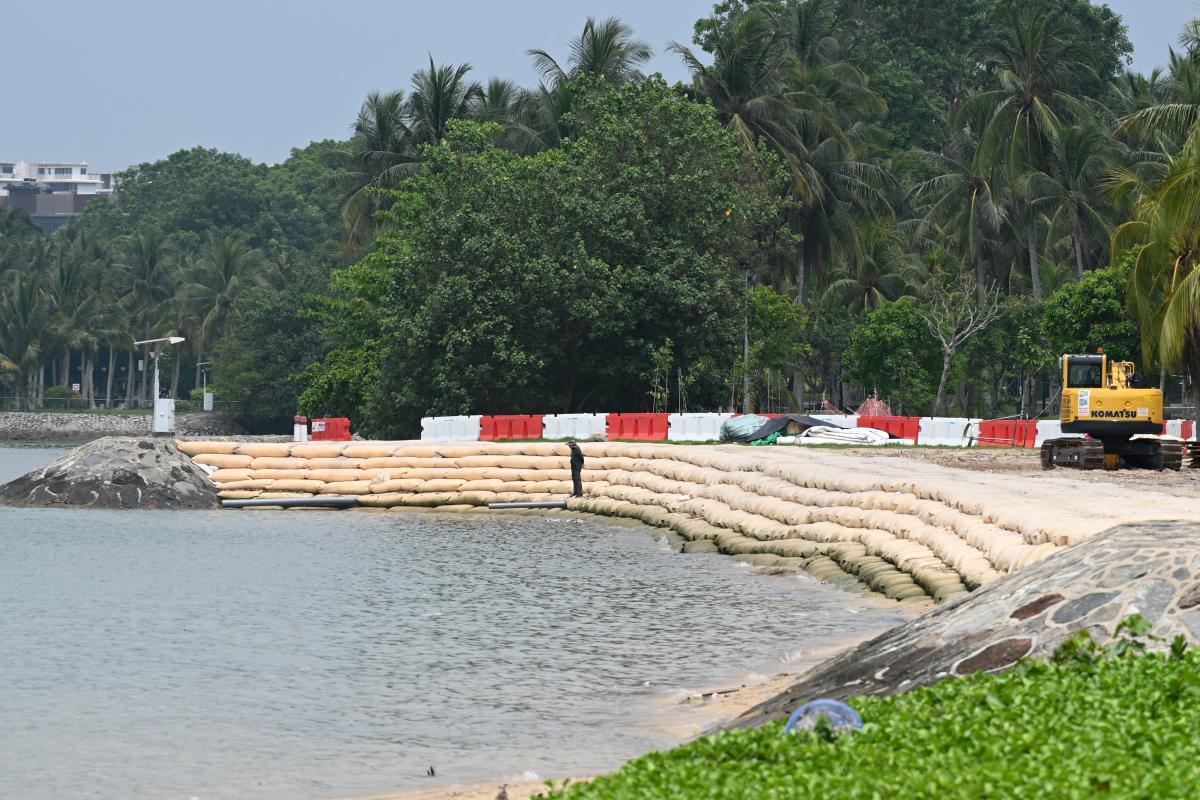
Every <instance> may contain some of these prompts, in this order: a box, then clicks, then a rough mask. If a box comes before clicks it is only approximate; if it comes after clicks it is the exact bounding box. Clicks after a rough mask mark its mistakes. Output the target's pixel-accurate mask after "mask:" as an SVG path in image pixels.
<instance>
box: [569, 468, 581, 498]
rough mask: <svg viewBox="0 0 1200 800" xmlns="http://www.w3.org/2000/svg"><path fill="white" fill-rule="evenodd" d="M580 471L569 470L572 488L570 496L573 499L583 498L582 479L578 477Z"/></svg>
mask: <svg viewBox="0 0 1200 800" xmlns="http://www.w3.org/2000/svg"><path fill="white" fill-rule="evenodd" d="M582 471H583V470H579V469H573V470H571V485H572V487H573V488H572V490H571V494H572V495H573V496H574V497H583V479H582V478H580V477H579V473H580V472H582Z"/></svg>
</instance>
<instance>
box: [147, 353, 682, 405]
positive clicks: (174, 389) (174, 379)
mask: <svg viewBox="0 0 1200 800" xmlns="http://www.w3.org/2000/svg"><path fill="white" fill-rule="evenodd" d="M172 355H174V356H175V365H174V366H173V367H172V368H171V395H170V396H171V397H178V396H179V368H180V367H181V366H182V365H183V359H182V358H180V357H179V354H178V353H173V354H172ZM669 378H670V375H669V374H668V379H669Z"/></svg>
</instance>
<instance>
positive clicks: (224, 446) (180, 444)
mask: <svg viewBox="0 0 1200 800" xmlns="http://www.w3.org/2000/svg"><path fill="white" fill-rule="evenodd" d="M237 446H238V443H237V442H184V441H180V440H179V439H176V440H175V448H176V449H177V450H179V452H181V453H183V454H184V455H185V456H198V455H200V454H201V453H212V454H213V455H232V454H233V452H234V451H235V450H236V449H237Z"/></svg>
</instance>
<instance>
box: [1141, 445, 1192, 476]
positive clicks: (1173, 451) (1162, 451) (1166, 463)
mask: <svg viewBox="0 0 1200 800" xmlns="http://www.w3.org/2000/svg"><path fill="white" fill-rule="evenodd" d="M1186 452H1187V443H1186V442H1177V441H1172V440H1168V439H1164V440H1163V441H1161V442H1159V445H1158V452H1157V453H1156V454H1155V455H1154V457H1153V459H1152V461H1151V466H1150V469H1172V470H1179V469H1181V468H1182V467H1183V457H1184V454H1185V453H1186Z"/></svg>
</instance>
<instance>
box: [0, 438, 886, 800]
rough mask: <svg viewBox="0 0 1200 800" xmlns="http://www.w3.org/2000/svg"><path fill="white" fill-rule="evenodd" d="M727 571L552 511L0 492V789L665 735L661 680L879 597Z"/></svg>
mask: <svg viewBox="0 0 1200 800" xmlns="http://www.w3.org/2000/svg"><path fill="white" fill-rule="evenodd" d="M61 452H63V450H62V449H61V448H60V449H52V448H31V447H28V446H22V447H0V480H8V479H11V478H12V477H15V476H16V475H18V474H21V473H22V472H24V471H26V470H28V469H31V468H34V467H36V466H39V465H41V464H44V463H46V462H48V461H49V460H51V459H53V458H55V457H57V456H58V455H59V454H60V453H61ZM749 572H750V571H749V570H747V569H746V568H745V567H744V566H740V565H738V564H737V563H736V562H734V561H733V560H732V559H728V558H724V557H720V556H710V555H691V556H681V555H677V554H674V553H672V552H670V550H669V549H668V548H667V547H666V546H665V544H664V543H663V542H662V541H660V540H659V539H657V538H656V536H655V534H654V533H652V532H650V530H649V529H647V528H640V527H624V526H617V525H613V524H608V523H605V522H603V521H583V522H581V521H578V520H574V519H569V518H555V517H520V516H511V517H508V516H505V517H499V516H497V517H486V516H476V515H468V516H461V515H453V514H419V513H386V514H368V513H358V512H340V513H339V512H291V513H283V512H232V511H226V512H222V511H213V512H189V511H178V512H154V511H143V512H120V511H87V510H49V509H46V510H43V509H11V508H0V797H4V798H22V800H41V799H42V798H45V799H46V800H50V799H51V798H54V799H55V800H58V799H59V798H72V800H81V799H82V798H105V800H107V799H108V798H155V799H157V798H181V799H182V800H187V799H188V798H199V799H200V800H210V799H213V798H255V800H257V799H259V798H267V799H271V798H289V800H290V799H291V798H328V797H342V796H352V795H356V794H368V793H376V792H383V791H388V790H394V789H402V788H406V787H414V786H422V785H427V784H428V783H432V781H429V780H428V779H426V778H425V777H424V773H425V770H426V769H427V768H428V767H429V766H431V765H433V766H436V768H437V780H438V781H446V782H465V781H473V780H481V779H486V778H492V777H497V776H506V775H513V774H520V773H522V772H525V771H527V770H530V771H534V772H537V773H538V774H540V775H571V774H588V773H594V772H596V771H598V770H605V769H610V768H613V767H615V766H616V765H617V764H619V763H620V762H621V761H622V760H624V759H627V758H630V757H632V756H635V755H638V754H640V753H642V752H645V751H647V750H649V749H651V748H654V747H661V746H666V745H668V744H670V742H667V741H664V740H663V739H662V738H661V734H659V733H657V732H656V729H654V728H653V726H652V725H651V724H650V720H651V717H652V716H653V714H654V713H655V711H654V709H655V708H657V707H658V701H659V700H661V697H662V693H663V692H667V691H670V690H674V689H679V688H700V687H704V686H706V685H712V684H714V683H716V682H721V681H725V680H729V679H731V677H732V676H735V675H741V674H744V673H746V672H748V671H751V670H753V669H758V670H764V671H765V670H771V669H778V668H780V666H781V665H780V661H779V659H780V658H781V657H783V656H785V654H787V653H790V652H794V651H796V650H797V649H800V650H802V649H804V648H805V647H811V646H816V645H820V644H821V643H823V642H828V641H829V640H831V639H835V638H843V637H845V636H847V635H854V634H855V633H862V632H867V631H874V630H878V629H881V628H883V627H885V626H888V625H891V624H895V623H898V622H899V621H901V620H902V617H901V614H900V612H899V611H898V610H897V608H896V607H895V606H884V605H881V604H879V603H877V602H875V601H872V600H870V599H867V598H863V597H859V596H857V595H853V594H849V593H845V592H842V591H839V590H836V589H833V588H829V587H824V586H822V585H820V584H818V583H817V582H815V581H813V580H812V579H810V578H808V577H806V576H788V577H767V576H755V575H750V574H749Z"/></svg>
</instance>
